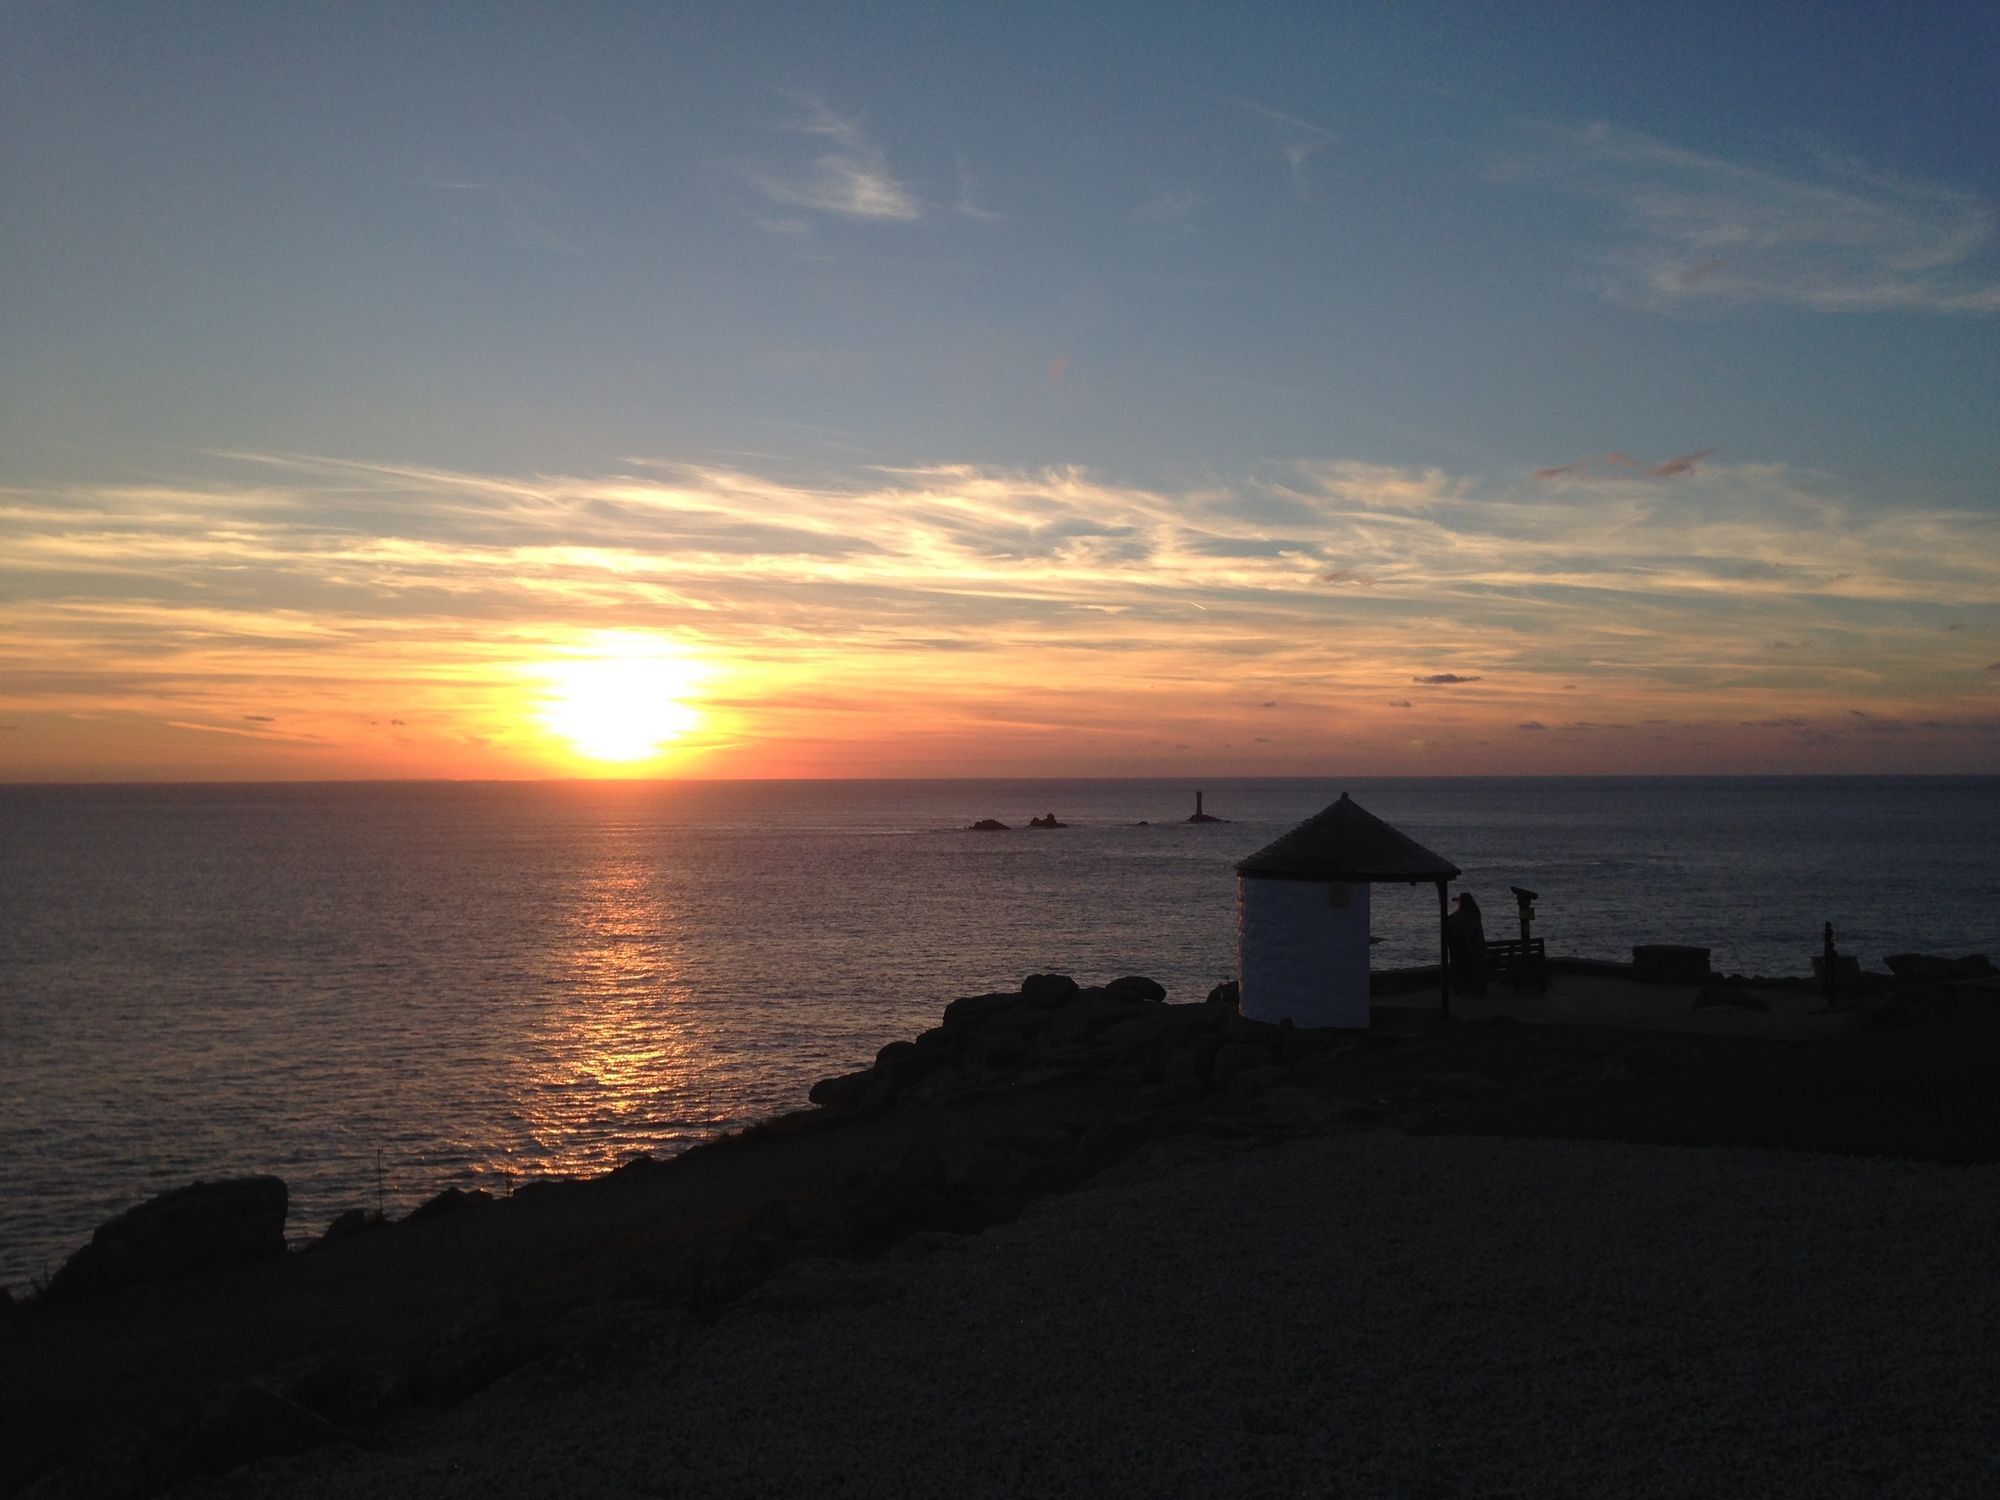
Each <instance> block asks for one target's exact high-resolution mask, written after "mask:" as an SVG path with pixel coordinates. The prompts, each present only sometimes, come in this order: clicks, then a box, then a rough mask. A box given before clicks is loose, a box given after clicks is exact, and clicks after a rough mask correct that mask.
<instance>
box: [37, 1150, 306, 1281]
mask: <svg viewBox="0 0 2000 1500" xmlns="http://www.w3.org/2000/svg"><path fill="white" fill-rule="evenodd" d="M287 1200H288V1195H287V1193H286V1189H285V1183H284V1179H282V1178H279V1177H233V1178H230V1179H228V1180H226V1181H223V1182H195V1183H190V1184H189V1185H188V1186H186V1187H184V1188H175V1189H174V1190H173V1191H172V1192H170V1193H162V1194H160V1196H159V1197H157V1198H151V1199H148V1200H147V1201H146V1202H144V1203H141V1204H140V1205H139V1206H138V1207H137V1208H129V1209H127V1210H126V1211H125V1212H124V1213H122V1214H120V1215H118V1217H117V1218H115V1219H110V1220H107V1221H106V1222H105V1223H103V1224H101V1225H99V1226H98V1228H97V1232H96V1233H95V1234H93V1235H92V1236H91V1238H90V1243H89V1244H87V1245H85V1246H84V1247H83V1248H82V1249H81V1250H79V1251H77V1252H76V1254H74V1255H72V1256H71V1257H70V1258H69V1260H68V1261H66V1262H65V1263H64V1265H63V1268H62V1269H61V1270H60V1271H57V1272H56V1274H55V1276H54V1278H53V1279H52V1280H51V1281H50V1282H49V1295H50V1296H52V1297H63V1296H71V1295H74V1294H76V1293H82V1292H94V1291H101V1290H103V1289H104V1288H106V1287H114V1286H125V1285H128V1284H130V1283H132V1282H137V1281H157V1280H160V1279H161V1278H163V1277H168V1276H179V1275H184V1274H185V1273H187V1272H189V1271H198V1270H201V1269H202V1268H204V1267H206V1266H213V1265H221V1264H226V1263H228V1262H232V1261H244V1260H260V1259H262V1258H264V1257H266V1256H272V1255H283V1254H284V1253H285V1207H286V1203H287Z"/></svg>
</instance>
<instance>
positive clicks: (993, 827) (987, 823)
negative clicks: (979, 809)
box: [966, 818, 1007, 833]
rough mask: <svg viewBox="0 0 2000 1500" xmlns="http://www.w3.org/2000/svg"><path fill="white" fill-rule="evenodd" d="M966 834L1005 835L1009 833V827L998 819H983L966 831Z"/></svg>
mask: <svg viewBox="0 0 2000 1500" xmlns="http://www.w3.org/2000/svg"><path fill="white" fill-rule="evenodd" d="M966 832H967V833H1005V832H1007V825H1006V824H1005V823H1003V822H1001V821H1000V820H999V819H998V818H981V819H980V820H979V821H978V822H977V823H974V824H973V825H972V826H971V827H970V828H968V829H966Z"/></svg>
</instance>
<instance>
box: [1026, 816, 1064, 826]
mask: <svg viewBox="0 0 2000 1500" xmlns="http://www.w3.org/2000/svg"><path fill="white" fill-rule="evenodd" d="M1028 826H1029V827H1030V828H1067V827H1069V824H1067V823H1058V822H1057V821H1056V815H1055V814H1054V813H1050V814H1049V815H1048V816H1047V817H1045V818H1030V819H1028Z"/></svg>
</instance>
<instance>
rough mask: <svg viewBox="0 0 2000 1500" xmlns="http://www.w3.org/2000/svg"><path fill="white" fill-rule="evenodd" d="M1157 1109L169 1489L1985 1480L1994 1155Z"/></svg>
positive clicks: (1816, 1488)
mask: <svg viewBox="0 0 2000 1500" xmlns="http://www.w3.org/2000/svg"><path fill="white" fill-rule="evenodd" d="M1172 1149H1174V1150H1177V1151H1179V1152H1180V1153H1181V1154H1182V1156H1183V1159H1182V1160H1180V1161H1178V1162H1176V1163H1155V1165H1154V1167H1153V1169H1152V1170H1151V1171H1150V1172H1149V1171H1148V1170H1147V1169H1146V1168H1145V1167H1144V1166H1143V1165H1138V1166H1136V1167H1134V1166H1128V1167H1127V1168H1125V1169H1124V1171H1123V1175H1124V1176H1125V1178H1126V1180H1123V1181H1116V1182H1108V1183H1103V1184H1100V1185H1099V1186H1097V1187H1095V1188H1093V1189H1092V1190H1090V1191H1087V1192H1083V1193H1079V1194H1075V1195H1072V1196H1069V1197H1066V1198H1061V1199H1057V1200H1053V1201H1051V1202H1048V1203H1045V1204H1043V1205H1040V1206H1039V1207H1038V1208H1037V1209H1036V1210H1034V1211H1033V1212H1031V1214H1030V1215H1029V1216H1027V1217H1026V1218H1024V1219H1023V1220H1022V1221H1021V1222H1019V1223H1017V1224H1013V1225H1009V1226H1005V1227H1003V1228H998V1229H994V1230H990V1231H988V1232H987V1233H985V1234H981V1235H977V1236H973V1237H969V1238H965V1239H962V1240H950V1241H948V1242H940V1241H937V1240H933V1241H930V1242H927V1243H926V1244H925V1245H922V1246H919V1247H916V1248H917V1249H918V1250H919V1251H921V1252H922V1253H920V1254H918V1255H914V1256H911V1257H909V1258H905V1259H903V1260H901V1261H895V1262H890V1263H884V1264H877V1265H867V1266H847V1265H844V1264H831V1263H819V1264H814V1263H809V1262H808V1263H801V1264H799V1265H795V1266H794V1267H792V1268H790V1269H789V1270H788V1271H787V1272H785V1273H784V1274H783V1275H781V1276H780V1277H779V1278H778V1279H777V1280H776V1281H774V1282H773V1283H772V1284H770V1285H769V1286H767V1287H766V1288H765V1289H764V1290H763V1291H762V1292H760V1293H759V1294H758V1295H757V1296H756V1297H755V1298H753V1299H752V1300H751V1301H749V1302H747V1303H745V1304H743V1305H740V1306H739V1307H737V1308H736V1309H733V1310H732V1311H731V1312H730V1314H729V1315H728V1316H727V1317H726V1318H725V1319H724V1320H723V1321H722V1322H720V1323H719V1324H716V1325H714V1326H703V1327H693V1326H687V1325H683V1324H677V1323H670V1322H667V1321H665V1320H664V1319H659V1318H657V1315H655V1319H654V1321H652V1322H650V1323H648V1322H647V1321H646V1320H645V1318H644V1317H643V1316H641V1315H639V1314H638V1313H637V1312H636V1310H635V1319H637V1321H635V1322H633V1323H630V1324H628V1325H627V1327H626V1330H625V1334H626V1341H627V1342H626V1346H625V1348H624V1350H623V1352H622V1353H619V1354H617V1355H615V1356H607V1357H606V1358H604V1359H602V1360H598V1361H596V1362H594V1363H593V1362H592V1361H590V1360H588V1359H586V1360H583V1361H582V1362H580V1363H577V1362H573V1363H572V1364H571V1366H570V1367H569V1368H567V1369H553V1370H552V1369H548V1368H542V1369H538V1370H530V1371H524V1372H522V1373H521V1374H519V1375H517V1376H516V1377H513V1378H512V1379H510V1380H508V1381H507V1382H504V1383H503V1384H502V1385H500V1386H497V1387H495V1388H494V1389H492V1390H491V1391H489V1392H487V1393H486V1394H485V1395H483V1396H482V1397H480V1398H479V1399H477V1400H475V1401H474V1402H472V1403H471V1404H469V1405H468V1406H466V1407H464V1408H462V1409H460V1410H459V1411H457V1412H456V1413H453V1414H452V1415H450V1416H449V1417H447V1418H445V1419H443V1420H442V1421H441V1422H439V1423H438V1424H437V1425H435V1426H432V1427H429V1428H425V1429H421V1430H410V1431H406V1432H404V1433H402V1434H401V1435H400V1436H399V1437H398V1438H397V1439H396V1440H395V1441H396V1442H397V1444H398V1447H397V1451H391V1452H361V1451H357V1450H354V1449H335V1450H323V1451H321V1452H318V1453H315V1454H312V1455H309V1456H307V1457H305V1458H301V1459H297V1460H291V1461H286V1462H278V1463H268V1464H265V1465H262V1466H259V1467H256V1468H254V1469H251V1470H247V1471H242V1472H239V1473H238V1474H237V1475H234V1476H231V1477H229V1478H227V1479H222V1480H211V1481H203V1482H200V1483H197V1484H195V1485H191V1486H188V1487H185V1488H184V1489H183V1490H180V1491H177V1492H176V1493H177V1494H198V1495H225V1494H226V1495H248V1494H260V1495H261V1494H277V1495H298V1496H374V1495H379V1496H404V1495H416V1494H423V1495H440V1496H494V1495H558V1494H560V1495H648V1494H659V1495H680V1494H689V1495H717V1494H813V1495H820V1494H853V1495H870V1496H873V1495H901V1494H920V1495H942V1494H951V1495H1019V1494H1075V1495H1104V1494H1121V1495H1122V1494H1135V1495H1204V1496H1207V1495H1218V1494H1220V1495H1237V1494H1244V1495H1250V1494H1256V1495H1263V1494H1329V1493H1339V1494H1351V1495H1362V1496H1369V1495H1383V1496H1422V1495H1492V1494H1520V1495H1537V1496H1540V1495H1563V1494H1574V1495H1590V1496H1607V1495H1696V1494H1718V1495H1719V1494H1729V1495H1741V1494H1767V1495H1768V1494H1789V1495H1813V1496H1841V1495H1871V1496H1873V1495H1911V1496H1918V1495H1922V1496H1937V1495H1946V1494H1964V1495H1971V1494H1993V1493H2000V1414H1996V1406H1995V1397H1996V1393H2000V1277H1996V1276H1995V1274H1994V1273H1995V1270H1996V1246H2000V1168H1996V1167H1945V1166H1935V1165H1924V1164H1915V1163H1908V1162H1901V1161H1891V1160H1877V1159H1854V1158H1841V1157H1831V1156H1813V1155H1802V1154H1787V1153H1777V1152H1759V1151H1730V1150H1708V1149H1691V1148H1679V1147H1648V1146H1630V1145H1618V1144H1603V1143H1580V1142H1562V1141H1539V1140H1488V1139H1481V1140H1473V1139H1460V1138H1413V1137H1407V1136H1402V1135H1399V1134H1392V1133H1379V1134H1370V1135H1363V1136H1344V1137H1331V1138H1317V1139H1306V1140H1299V1141H1293V1142H1289V1143H1286V1144H1283V1145H1280V1146H1274V1147H1270V1148H1266V1149H1260V1150H1253V1151H1248V1152H1243V1153H1240V1154H1239V1153H1229V1154H1226V1156H1225V1157H1224V1158H1223V1159H1215V1160H1208V1161H1193V1162H1189V1161H1187V1160H1185V1157H1186V1156H1187V1155H1188V1154H1189V1153H1190V1152H1192V1153H1193V1154H1196V1155H1199V1154H1200V1153H1201V1143H1198V1142H1197V1143H1193V1145H1192V1146H1191V1145H1190V1144H1189V1143H1186V1142H1182V1143H1176V1144H1175V1145H1174V1147H1173V1148H1172ZM635 1344H636V1345H637V1347H636V1348H635V1347H633V1346H634V1345H635Z"/></svg>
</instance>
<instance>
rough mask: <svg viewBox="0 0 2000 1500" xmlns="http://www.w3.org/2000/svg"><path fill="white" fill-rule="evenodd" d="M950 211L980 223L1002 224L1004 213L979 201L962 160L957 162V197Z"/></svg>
mask: <svg viewBox="0 0 2000 1500" xmlns="http://www.w3.org/2000/svg"><path fill="white" fill-rule="evenodd" d="M951 209H952V212H953V213H955V214H958V215H960V216H961V217H963V218H967V219H973V220H976V221H978V222H979V223H981V224H1004V223H1006V222H1007V216H1006V215H1005V214H1000V213H995V212H994V211H993V210H992V209H990V208H987V207H985V206H984V205H983V204H981V203H980V202H979V194H978V190H977V188H976V186H975V185H974V183H973V181H972V173H971V172H970V171H968V170H967V168H966V165H965V162H964V160H963V159H962V158H961V159H960V161H959V163H958V198H957V201H956V202H954V203H953V204H952V206H951Z"/></svg>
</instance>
